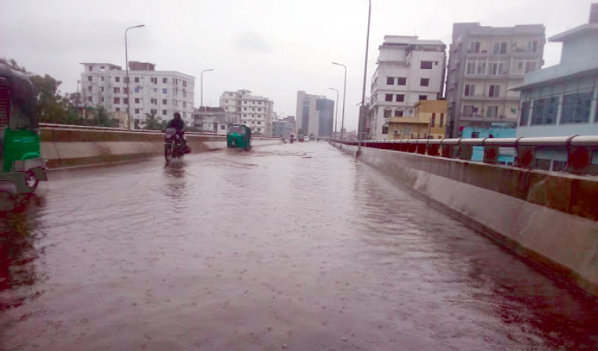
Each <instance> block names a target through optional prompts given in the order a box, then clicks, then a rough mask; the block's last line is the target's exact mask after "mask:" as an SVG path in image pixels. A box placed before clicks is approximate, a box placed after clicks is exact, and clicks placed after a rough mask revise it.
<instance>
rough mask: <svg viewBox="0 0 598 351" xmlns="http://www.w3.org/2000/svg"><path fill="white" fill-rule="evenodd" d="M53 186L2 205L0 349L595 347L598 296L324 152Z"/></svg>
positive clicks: (93, 172) (238, 156) (194, 163)
mask: <svg viewBox="0 0 598 351" xmlns="http://www.w3.org/2000/svg"><path fill="white" fill-rule="evenodd" d="M50 177H51V179H50V182H49V183H47V184H42V185H41V188H40V189H39V190H38V193H37V195H36V196H34V197H31V198H27V197H20V198H17V199H11V198H10V197H9V196H4V198H3V199H2V200H3V202H2V203H3V204H4V206H5V209H4V212H2V216H1V217H2V218H0V231H1V232H0V233H1V234H2V236H1V237H0V239H1V240H2V241H0V255H1V256H0V350H2V349H4V350H45V351H50V350H61V351H64V350H287V349H288V350H326V351H328V350H435V351H436V350H582V349H587V350H595V349H597V348H598V304H597V303H596V302H595V300H593V299H590V298H588V297H587V296H585V295H584V294H582V293H580V292H579V291H577V290H575V289H573V288H571V287H569V286H567V285H564V284H562V283H558V282H556V281H554V280H552V279H550V278H548V277H547V276H546V275H544V274H543V273H541V272H539V271H538V270H536V269H534V268H533V267H531V266H530V265H528V264H526V263H524V262H522V261H521V260H520V259H518V258H517V257H515V256H513V255H511V254H510V253H508V252H506V251H504V250H502V249H501V248H500V247H498V246H496V245H494V244H493V243H492V242H491V241H489V240H488V239H486V238H485V237H484V236H483V235H481V234H480V233H478V232H476V231H474V230H472V229H471V228H469V227H468V226H467V225H465V224H463V223H461V222H459V221H457V220H455V219H453V218H451V217H450V216H448V215H447V214H445V213H444V212H442V211H439V210H438V209H436V208H433V207H430V205H429V204H427V203H426V202H425V201H422V200H421V199H418V198H415V197H413V196H412V195H410V194H408V193H406V192H403V191H401V190H399V189H397V188H395V187H393V186H392V185H390V184H389V183H388V182H387V181H386V180H385V179H384V178H382V177H381V176H380V175H378V174H376V173H375V172H374V171H372V170H371V169H369V168H368V167H367V166H364V165H363V164H360V163H356V162H355V161H354V159H352V158H351V157H349V156H346V155H343V154H341V153H340V152H338V151H337V150H335V149H334V148H332V147H331V146H329V145H327V144H325V143H323V142H320V143H316V142H309V143H302V144H292V145H290V144H285V145H275V146H269V147H262V148H256V149H255V150H254V151H252V152H249V153H246V152H230V151H222V152H215V153H207V154H199V155H188V157H186V159H185V161H184V162H175V163H174V164H172V165H171V166H169V167H166V168H164V164H163V162H162V160H161V159H153V160H149V161H145V162H141V163H136V164H128V165H120V166H115V167H109V168H101V169H87V170H78V171H68V172H61V173H52V174H51V175H50ZM11 207H15V209H14V210H10V208H11ZM6 211H9V212H8V213H7V212H6Z"/></svg>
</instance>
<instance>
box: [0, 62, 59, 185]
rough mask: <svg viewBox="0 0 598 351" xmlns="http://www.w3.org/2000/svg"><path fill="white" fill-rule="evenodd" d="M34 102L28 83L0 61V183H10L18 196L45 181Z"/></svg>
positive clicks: (23, 76) (32, 90)
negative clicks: (13, 185)
mask: <svg viewBox="0 0 598 351" xmlns="http://www.w3.org/2000/svg"><path fill="white" fill-rule="evenodd" d="M35 102H36V101H35V92H34V89H33V84H32V83H31V80H29V78H28V77H27V76H26V75H25V74H24V73H22V72H19V71H16V70H13V69H11V68H10V67H9V66H8V65H7V64H6V63H4V62H2V61H0V157H1V161H0V166H1V167H2V169H1V170H0V181H11V182H13V183H14V184H15V186H16V187H17V190H18V191H19V192H21V193H32V192H33V191H34V190H35V189H36V188H37V184H38V182H39V181H40V180H43V181H45V180H48V177H47V176H46V159H45V158H44V157H42V156H41V154H40V137H39V128H38V124H37V118H36V115H35Z"/></svg>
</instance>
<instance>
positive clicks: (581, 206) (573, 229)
mask: <svg viewBox="0 0 598 351" xmlns="http://www.w3.org/2000/svg"><path fill="white" fill-rule="evenodd" d="M334 145H335V146H337V147H340V148H341V149H342V150H343V151H345V152H347V153H351V154H355V152H356V150H357V147H356V146H347V145H340V144H334ZM361 150H362V152H361V154H360V155H359V156H358V158H359V160H360V161H362V162H364V163H366V164H368V165H370V166H372V167H373V168H375V169H377V170H378V171H380V172H381V173H382V174H383V175H385V176H386V177H388V178H389V179H390V180H391V181H393V182H395V183H396V184H398V185H400V186H402V187H407V188H408V189H411V190H413V191H415V192H417V193H419V194H420V195H423V196H425V197H427V198H429V199H432V200H434V201H435V202H437V203H439V204H441V205H443V207H446V208H448V209H449V210H450V211H451V212H453V213H455V214H457V215H458V216H460V217H462V218H465V219H467V220H468V221H473V223H474V224H475V225H476V226H478V227H479V229H481V230H482V231H483V232H484V233H485V234H487V235H489V236H491V237H492V238H494V239H495V240H497V241H499V242H500V243H501V244H503V245H505V246H507V247H509V248H511V249H512V250H514V251H515V252H517V253H518V254H520V255H522V256H524V257H527V258H529V259H531V260H533V261H535V262H536V263H539V264H540V265H542V266H543V267H545V268H548V269H549V270H550V271H551V272H553V273H556V274H557V275H558V276H559V277H561V278H563V279H565V280H567V281H569V282H571V283H573V284H575V285H577V286H579V287H580V288H582V289H584V290H586V291H587V292H589V293H591V294H593V295H595V296H598V178H595V177H580V176H573V175H569V174H564V173H551V172H543V171H537V170H526V169H519V168H513V167H508V166H494V165H489V164H481V163H474V162H467V161H461V160H455V159H446V158H439V157H431V156H425V155H418V154H410V153H405V152H398V151H391V150H380V149H373V148H362V149H361Z"/></svg>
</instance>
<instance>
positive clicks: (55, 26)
mask: <svg viewBox="0 0 598 351" xmlns="http://www.w3.org/2000/svg"><path fill="white" fill-rule="evenodd" d="M595 1H596V0H566V1H565V0H558V1H555V0H501V1H496V0H494V1H486V0H412V1H398V0H372V20H371V33H370V50H369V59H368V83H367V85H368V86H369V78H370V77H371V75H372V73H373V72H374V70H375V69H376V58H377V56H378V46H379V45H380V44H381V43H382V40H383V38H384V36H385V35H414V34H415V35H418V36H419V37H420V39H439V40H442V41H443V42H444V43H445V44H447V48H448V46H449V44H450V42H451V35H452V24H453V23H454V22H480V24H482V25H488V26H513V25H516V24H544V25H545V26H546V34H547V37H550V36H552V35H554V34H556V33H559V32H562V31H564V30H567V29H570V28H573V27H576V26H578V25H581V24H584V23H587V21H588V17H589V10H590V4H591V3H592V2H595ZM367 10H368V1H367V0H300V1H299V0H189V1H179V0H170V1H158V0H131V1H126V0H125V1H123V0H103V1H86V0H48V1H38V0H18V1H17V0H5V1H1V2H0V13H1V14H2V21H1V22H0V57H5V58H7V59H10V58H14V59H15V60H17V62H18V63H19V64H20V65H22V66H25V67H26V68H27V70H29V71H32V72H34V73H36V74H46V73H47V74H50V75H51V76H53V77H54V78H56V79H58V80H60V81H62V82H63V84H62V86H61V91H62V92H75V91H76V90H77V80H78V79H80V74H81V72H82V66H81V65H80V63H81V62H107V63H114V64H117V65H120V66H122V67H123V69H124V66H125V50H124V31H125V29H126V28H127V27H129V26H134V25H137V24H145V26H146V27H145V28H139V29H133V30H130V31H129V35H128V39H129V45H128V48H129V50H128V51H129V60H137V61H144V62H152V63H155V64H156V65H157V66H156V69H157V70H176V71H180V72H182V73H185V74H189V75H192V76H195V79H196V80H195V81H196V88H195V94H196V99H195V104H196V106H198V105H199V103H200V101H199V100H200V72H201V71H202V70H204V69H209V68H213V69H214V71H212V72H206V73H204V105H208V106H218V104H219V97H220V95H221V94H222V92H224V91H228V90H238V89H248V90H251V91H252V92H253V94H254V95H260V96H266V97H268V98H270V99H271V100H273V101H274V110H275V111H276V112H278V113H284V114H286V115H295V109H296V99H297V91H298V90H304V91H306V92H307V93H309V94H318V95H326V96H327V97H329V98H331V99H336V93H335V92H334V91H332V90H329V89H328V88H329V87H333V88H337V89H338V90H339V91H340V99H339V101H340V104H339V110H340V111H342V109H341V105H342V88H343V69H342V67H339V66H334V65H332V64H331V61H336V62H340V63H344V64H345V65H347V67H348V78H347V101H346V111H345V121H346V122H345V124H346V125H347V126H348V127H349V128H355V127H356V125H357V115H358V108H357V107H356V105H357V104H358V103H360V101H361V90H362V84H363V69H364V58H365V38H366V29H367ZM559 57H560V44H558V43H549V44H547V46H546V50H545V57H544V59H545V60H546V66H550V65H554V64H557V63H558V60H559ZM339 119H340V113H339Z"/></svg>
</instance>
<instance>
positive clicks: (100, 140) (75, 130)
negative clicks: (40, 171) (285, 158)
mask: <svg viewBox="0 0 598 351" xmlns="http://www.w3.org/2000/svg"><path fill="white" fill-rule="evenodd" d="M186 136H187V143H188V145H189V146H190V147H191V150H192V152H193V153H198V152H206V151H213V150H219V149H223V148H226V137H225V136H217V135H201V134H198V133H187V135H186ZM40 137H41V153H42V155H43V156H44V157H46V159H47V160H48V167H49V168H50V169H55V168H62V167H72V166H84V165H95V164H106V163H114V162H123V161H128V160H136V159H140V158H148V157H156V156H162V155H163V153H164V136H163V134H162V133H161V132H157V131H156V132H153V131H147V132H145V131H143V132H141V131H132V132H131V131H124V130H122V131H121V130H102V129H97V128H96V129H85V128H82V127H51V128H42V129H41V134H40ZM280 143H281V141H280V139H278V138H262V137H256V138H253V139H252V144H253V146H255V147H259V146H265V145H273V144H280Z"/></svg>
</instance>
